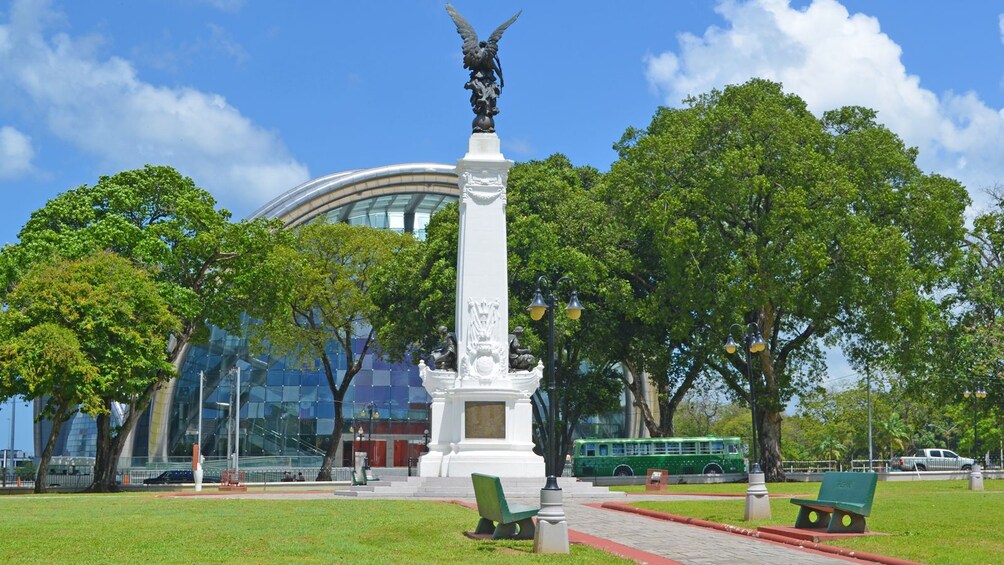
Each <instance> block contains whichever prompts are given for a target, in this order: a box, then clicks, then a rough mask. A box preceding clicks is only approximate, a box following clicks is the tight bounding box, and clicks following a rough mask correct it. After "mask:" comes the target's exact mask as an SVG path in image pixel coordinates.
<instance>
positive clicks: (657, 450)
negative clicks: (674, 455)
mask: <svg viewBox="0 0 1004 565" xmlns="http://www.w3.org/2000/svg"><path fill="white" fill-rule="evenodd" d="M666 445H668V444H667V443H666V442H664V441H659V442H656V443H653V444H652V453H654V454H656V455H665V454H666Z"/></svg>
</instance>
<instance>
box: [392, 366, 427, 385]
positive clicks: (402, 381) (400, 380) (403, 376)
mask: <svg viewBox="0 0 1004 565" xmlns="http://www.w3.org/2000/svg"><path fill="white" fill-rule="evenodd" d="M419 381H421V379H419ZM409 384H411V383H409V382H408V371H405V370H401V369H396V370H393V371H391V372H390V385H391V386H408V385H409Z"/></svg>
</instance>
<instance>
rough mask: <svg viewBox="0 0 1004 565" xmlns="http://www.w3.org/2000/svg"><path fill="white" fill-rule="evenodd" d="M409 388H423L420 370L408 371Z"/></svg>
mask: <svg viewBox="0 0 1004 565" xmlns="http://www.w3.org/2000/svg"><path fill="white" fill-rule="evenodd" d="M408 386H418V387H420V386H422V377H420V376H419V374H418V369H417V368H416V369H414V370H410V371H408Z"/></svg>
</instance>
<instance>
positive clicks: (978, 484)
mask: <svg viewBox="0 0 1004 565" xmlns="http://www.w3.org/2000/svg"><path fill="white" fill-rule="evenodd" d="M981 471H982V469H981V468H980V464H979V463H974V464H973V468H972V469H971V470H970V471H969V490H983V473H982V472H981Z"/></svg>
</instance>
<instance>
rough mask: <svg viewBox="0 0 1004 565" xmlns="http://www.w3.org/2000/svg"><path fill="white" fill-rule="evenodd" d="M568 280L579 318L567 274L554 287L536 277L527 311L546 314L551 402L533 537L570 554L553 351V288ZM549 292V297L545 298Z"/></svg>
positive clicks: (577, 309) (541, 546)
mask: <svg viewBox="0 0 1004 565" xmlns="http://www.w3.org/2000/svg"><path fill="white" fill-rule="evenodd" d="M562 282H567V283H568V284H569V285H570V286H571V288H572V293H571V297H570V298H569V300H568V305H567V306H566V307H565V314H566V315H567V316H568V318H569V319H571V320H578V319H579V317H580V316H581V315H582V304H580V303H579V296H578V290H577V289H576V288H575V281H574V280H573V279H572V277H569V276H564V277H560V278H559V279H558V280H556V281H554V287H553V288H552V287H551V285H550V283H549V281H548V279H547V277H545V276H541V277H539V278H538V279H537V292H536V293H535V294H534V297H533V302H531V303H530V306H529V307H528V308H527V310H529V311H530V318H532V319H533V320H534V321H538V320H540V319H541V318H543V317H544V314H547V367H546V369H547V404H548V411H547V412H548V416H547V419H548V442H547V444H548V445H547V450H546V451H547V454H546V458H545V461H544V467H545V469H546V472H547V482H546V483H545V484H544V488H543V489H541V491H540V512H539V513H538V514H537V518H538V521H537V530H536V533H535V536H534V551H535V552H538V553H568V523H567V522H566V521H565V511H564V509H563V508H562V507H561V488H560V487H559V486H558V479H557V476H556V474H557V473H558V472H559V469H560V468H561V466H560V462H559V458H560V454H559V453H558V435H557V432H556V431H555V429H556V425H555V423H556V421H557V419H558V385H557V382H556V379H555V368H556V366H557V359H556V355H555V350H554V310H555V304H556V301H555V298H554V292H553V290H557V288H558V287H559V286H560V285H561V283H562ZM545 294H546V298H545Z"/></svg>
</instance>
